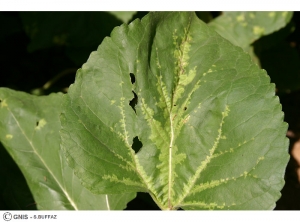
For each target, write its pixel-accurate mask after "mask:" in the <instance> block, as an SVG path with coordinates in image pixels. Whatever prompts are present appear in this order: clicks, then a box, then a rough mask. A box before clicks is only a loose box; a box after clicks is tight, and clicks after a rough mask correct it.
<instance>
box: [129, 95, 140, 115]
mask: <svg viewBox="0 0 300 222" xmlns="http://www.w3.org/2000/svg"><path fill="white" fill-rule="evenodd" d="M132 93H133V95H134V97H133V99H132V100H130V102H129V105H130V106H131V108H132V109H133V110H134V112H135V113H136V110H135V106H136V104H137V103H138V97H137V95H136V94H135V92H134V91H132Z"/></svg>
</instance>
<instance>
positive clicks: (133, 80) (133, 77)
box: [130, 73, 135, 84]
mask: <svg viewBox="0 0 300 222" xmlns="http://www.w3.org/2000/svg"><path fill="white" fill-rule="evenodd" d="M130 81H131V83H132V84H134V83H135V76H134V74H133V73H130Z"/></svg>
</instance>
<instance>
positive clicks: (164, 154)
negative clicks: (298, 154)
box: [61, 12, 289, 210]
mask: <svg viewBox="0 0 300 222" xmlns="http://www.w3.org/2000/svg"><path fill="white" fill-rule="evenodd" d="M130 74H133V75H134V78H135V81H132V75H130ZM108 77H109V78H108ZM135 94H136V97H137V104H135V106H134V109H133V105H132V104H130V101H132V99H133V98H135ZM274 94H275V87H274V84H270V79H269V77H268V76H267V74H266V72H265V71H264V70H261V69H259V68H258V66H257V65H256V64H254V63H253V62H252V61H251V58H250V56H249V55H247V54H246V53H245V52H244V51H243V50H242V49H241V48H239V47H236V46H234V45H232V44H231V43H230V42H229V41H227V40H225V39H224V38H222V37H221V36H220V35H218V34H217V33H216V32H215V31H214V30H213V29H212V28H210V27H209V26H207V25H206V24H204V23H203V22H202V21H200V20H199V19H198V18H197V16H196V14H195V13H190V12H175V13H169V12H168V13H149V15H147V16H145V17H144V18H143V19H142V20H141V21H140V20H135V21H134V22H132V23H130V24H129V25H126V24H124V25H122V26H120V27H117V28H115V29H114V31H113V32H112V33H111V37H110V38H105V39H104V41H103V42H102V44H101V45H100V46H99V48H98V50H97V51H96V52H93V53H92V54H91V55H90V57H89V60H88V62H87V63H85V64H84V65H83V66H82V68H81V69H79V70H78V72H77V75H76V80H75V83H74V84H73V85H72V86H70V88H69V91H68V94H67V95H66V96H65V97H64V101H63V112H62V115H61V122H62V129H61V138H62V141H61V147H62V148H63V150H64V151H65V154H66V158H67V161H68V163H69V165H70V166H71V167H72V168H73V169H74V171H75V174H76V175H77V176H78V177H79V178H80V180H81V182H82V183H83V185H84V186H85V187H87V188H88V189H89V190H91V191H92V192H95V193H99V194H103V193H111V194H117V193H122V192H133V191H135V192H148V193H149V194H150V195H151V197H152V198H153V200H154V201H155V203H156V204H157V205H158V206H159V207H160V208H161V209H169V210H172V209H179V208H181V209H185V210H188V209H232V210H234V209H273V208H274V207H275V201H276V200H278V199H279V197H280V190H281V189H282V187H283V184H284V180H283V175H284V170H285V167H286V164H287V161H288V158H289V155H288V152H287V146H288V141H287V139H286V138H285V133H286V130H287V124H286V123H284V122H283V113H282V111H281V106H280V104H279V101H278V98H277V97H275V95H274ZM135 138H138V140H139V141H140V142H141V144H142V147H141V148H140V149H139V150H138V151H137V152H136V151H135V150H134V149H133V147H134V146H133V145H134V139H135ZM104 157H105V158H104Z"/></svg>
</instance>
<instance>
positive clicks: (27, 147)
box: [0, 88, 135, 210]
mask: <svg viewBox="0 0 300 222" xmlns="http://www.w3.org/2000/svg"><path fill="white" fill-rule="evenodd" d="M61 98H62V94H51V95H49V96H45V97H43V96H40V97H36V96H33V95H29V94H26V93H23V92H17V91H13V90H9V89H5V88H2V89H0V101H1V105H0V107H1V108H0V140H1V142H2V143H3V145H4V146H5V147H6V149H7V151H8V152H9V153H10V155H11V156H12V157H13V159H14V160H15V161H16V162H17V163H18V165H19V167H20V169H21V170H22V172H23V174H24V176H25V178H26V180H27V183H28V186H29V188H30V190H31V191H32V194H33V196H34V199H35V201H36V204H37V208H38V209H41V210H46V209H56V210H68V209H69V210H70V209H75V210H80V209H81V210H88V209H89V210H92V209H95V210H97V209H98V210H106V209H116V210H118V209H124V208H125V207H126V203H127V202H128V201H130V200H131V199H133V198H134V197H135V195H134V194H120V195H94V194H92V193H90V192H89V191H88V190H86V189H85V188H84V187H82V185H81V184H80V182H79V180H78V179H77V178H76V177H75V176H74V174H73V171H72V170H71V169H70V168H69V167H68V166H67V165H66V161H65V158H64V156H63V155H62V153H61V151H60V149H59V143H60V138H59V129H60V122H59V113H60V112H61V105H60V103H61Z"/></svg>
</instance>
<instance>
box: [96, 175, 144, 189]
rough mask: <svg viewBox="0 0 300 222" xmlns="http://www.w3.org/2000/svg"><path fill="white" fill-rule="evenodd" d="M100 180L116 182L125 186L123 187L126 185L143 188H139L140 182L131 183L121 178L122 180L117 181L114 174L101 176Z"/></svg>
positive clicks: (129, 180) (131, 181)
mask: <svg viewBox="0 0 300 222" xmlns="http://www.w3.org/2000/svg"><path fill="white" fill-rule="evenodd" d="M102 179H103V180H109V181H110V182H116V183H122V184H125V185H128V186H136V187H143V186H141V183H140V182H137V181H133V180H131V179H129V178H124V177H123V178H122V179H119V178H118V177H117V176H116V175H115V174H112V175H110V174H105V175H103V176H102Z"/></svg>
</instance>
